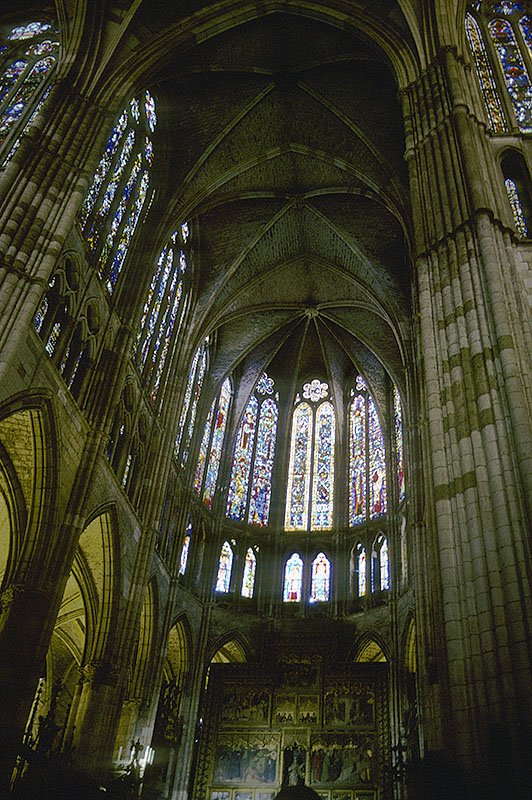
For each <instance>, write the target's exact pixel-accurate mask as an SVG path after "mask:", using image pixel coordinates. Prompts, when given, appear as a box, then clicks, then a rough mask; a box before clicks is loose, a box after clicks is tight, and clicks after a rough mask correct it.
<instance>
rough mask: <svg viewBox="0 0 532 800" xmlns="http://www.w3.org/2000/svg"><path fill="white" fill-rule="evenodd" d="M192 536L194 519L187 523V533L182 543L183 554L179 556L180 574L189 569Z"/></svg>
mask: <svg viewBox="0 0 532 800" xmlns="http://www.w3.org/2000/svg"><path fill="white" fill-rule="evenodd" d="M191 536H192V521H190V522H189V523H188V525H187V529H186V531H185V535H184V536H183V543H182V545H181V555H180V556H179V572H178V575H184V574H185V572H186V571H187V564H188V554H189V552H190V540H191Z"/></svg>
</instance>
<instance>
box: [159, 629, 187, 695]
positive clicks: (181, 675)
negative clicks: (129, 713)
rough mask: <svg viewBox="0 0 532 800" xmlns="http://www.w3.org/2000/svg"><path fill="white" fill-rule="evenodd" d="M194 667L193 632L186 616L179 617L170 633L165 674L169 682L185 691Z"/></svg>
mask: <svg viewBox="0 0 532 800" xmlns="http://www.w3.org/2000/svg"><path fill="white" fill-rule="evenodd" d="M191 666H192V632H191V627H190V622H189V620H188V617H187V616H186V615H185V614H182V615H181V616H180V617H178V618H177V619H176V620H175V621H174V623H173V624H172V627H171V628H170V631H169V632H168V645H167V649H166V657H165V660H164V674H165V680H166V681H167V682H170V681H174V682H175V685H176V686H178V687H179V690H180V691H183V688H184V686H185V685H186V682H187V680H188V678H189V675H190V670H191Z"/></svg>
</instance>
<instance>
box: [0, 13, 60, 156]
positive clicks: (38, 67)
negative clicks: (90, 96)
mask: <svg viewBox="0 0 532 800" xmlns="http://www.w3.org/2000/svg"><path fill="white" fill-rule="evenodd" d="M30 40H31V43H30ZM4 41H5V43H4V44H3V46H2V48H1V50H0V52H3V56H2V65H1V67H0V68H1V69H2V75H1V77H0V148H1V147H2V146H3V145H9V144H11V147H10V150H9V152H8V154H7V156H6V158H5V159H4V161H7V160H9V159H10V158H11V157H12V156H13V153H14V152H15V150H16V148H17V147H18V144H19V142H20V135H21V134H22V133H23V132H24V130H26V128H27V127H28V126H29V125H30V124H31V122H32V121H33V119H34V118H35V116H36V115H37V113H38V112H39V110H40V109H41V107H42V103H43V102H44V99H45V94H47V93H48V91H49V89H50V80H51V78H52V77H53V72H54V70H55V67H56V64H57V58H58V55H59V31H58V30H57V29H56V28H55V27H54V26H52V25H51V24H50V23H42V22H31V23H29V24H28V25H24V26H19V27H17V28H13V30H12V31H11V33H9V34H8V36H7V39H6V40H4ZM21 126H23V130H22V131H21V130H20V127H21ZM17 133H18V134H19V135H18V138H17Z"/></svg>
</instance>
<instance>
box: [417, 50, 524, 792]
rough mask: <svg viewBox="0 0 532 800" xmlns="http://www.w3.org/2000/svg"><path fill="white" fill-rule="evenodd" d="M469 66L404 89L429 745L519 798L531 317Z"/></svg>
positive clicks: (448, 68) (442, 61) (449, 63)
mask: <svg viewBox="0 0 532 800" xmlns="http://www.w3.org/2000/svg"><path fill="white" fill-rule="evenodd" d="M466 79H467V77H466V75H465V72H464V68H463V64H461V63H460V62H459V60H458V58H457V56H456V53H455V52H454V50H452V49H448V50H445V51H442V52H441V54H440V56H439V58H438V59H437V61H435V62H434V63H433V64H432V65H431V66H430V68H429V69H428V70H427V71H426V72H425V73H424V74H423V75H422V76H421V77H420V78H419V80H418V81H417V82H415V83H414V84H412V85H411V86H409V87H408V88H407V89H406V90H405V92H404V94H403V101H404V114H405V127H406V137H407V138H406V140H407V147H406V159H407V163H408V167H409V176H410V185H411V195H412V204H413V216H414V228H415V236H416V240H415V282H416V284H417V286H416V289H417V312H418V326H417V338H418V380H419V383H420V393H421V410H420V431H421V445H422V451H423V453H424V456H423V465H424V469H423V482H424V483H423V487H422V492H423V493H424V495H425V497H426V504H425V507H424V513H423V518H422V519H420V520H419V526H418V531H417V534H416V535H417V542H416V545H417V548H418V552H419V554H422V553H426V559H418V563H417V564H416V565H415V572H416V573H417V578H416V584H417V585H416V594H417V602H418V626H419V628H420V630H419V640H420V644H421V650H420V653H419V658H420V662H421V669H422V674H423V678H422V686H421V696H422V705H423V708H422V723H423V727H424V735H425V741H426V745H427V748H428V749H429V750H440V751H444V752H445V754H446V755H447V756H449V757H458V759H459V761H460V762H461V764H462V765H463V766H464V768H465V769H467V768H468V767H469V766H470V765H471V764H473V763H475V764H477V765H479V766H481V767H482V766H484V767H485V768H486V770H487V772H486V775H489V776H490V777H489V778H488V780H490V778H492V779H495V780H496V781H497V780H499V779H501V760H504V762H505V763H506V769H504V770H502V772H503V773H504V774H506V772H509V773H510V772H511V773H512V774H513V776H514V778H513V780H514V783H515V789H514V790H515V791H517V792H519V791H520V790H521V791H522V792H523V794H522V795H521V794H519V793H518V794H516V795H514V796H518V797H521V796H523V797H524V791H525V783H524V781H525V780H526V779H525V778H524V771H523V769H522V767H523V766H524V762H523V761H521V760H520V756H524V746H523V745H524V742H525V741H526V738H524V737H525V724H526V720H527V715H528V719H529V718H530V716H529V714H530V712H529V710H528V709H526V707H525V706H526V704H525V703H524V694H526V687H527V685H528V680H529V675H530V653H529V650H528V644H527V643H529V642H530V632H529V630H527V619H530V616H529V613H530V605H529V600H530V598H529V588H528V587H529V581H528V580H527V577H528V576H527V572H528V571H529V569H530V567H529V565H530V559H529V555H528V554H527V540H526V530H527V522H526V520H527V512H528V513H529V512H530V505H529V504H530V498H531V495H530V480H531V475H532V473H531V466H532V460H531V453H532V447H531V444H532V443H531V441H530V415H529V409H530V406H529V404H528V403H529V400H530V398H527V396H526V392H527V387H528V388H529V387H530V382H529V376H530V365H529V355H528V354H529V352H530V350H529V349H528V348H529V343H530V330H529V320H528V319H525V318H524V317H523V316H522V314H520V313H519V309H520V308H522V306H521V304H520V302H519V297H518V295H519V293H520V292H521V291H522V289H523V286H522V283H521V282H520V281H519V280H517V279H516V263H515V262H516V261H517V258H516V259H512V257H511V256H512V250H511V249H509V248H508V231H504V230H503V229H502V226H501V224H500V222H499V220H498V218H497V213H496V210H495V212H494V209H493V203H494V200H493V198H494V196H495V197H497V196H498V190H496V189H495V188H494V187H493V182H494V181H496V180H497V179H498V176H497V173H496V171H495V169H494V168H493V165H492V161H493V157H492V155H491V151H490V150H489V148H488V140H487V135H486V132H485V129H484V126H483V125H481V124H479V122H478V121H476V120H475V119H474V118H473V116H472V114H471V113H470V111H469V109H468V107H467V104H466V102H465V100H464V99H463V95H462V91H461V87H462V86H463V82H464V81H465V80H466ZM500 179H501V180H502V176H501V178H500ZM438 706H440V707H441V708H442V709H443V718H442V719H441V723H440V722H439V721H438V718H439V717H440V714H435V715H434V716H433V714H434V712H435V711H436V709H437V707H438ZM490 767H493V768H494V769H493V770H490ZM490 773H491V774H490ZM493 773H495V776H494V774H493ZM519 776H521V777H519ZM477 784H478V786H480V778H479V776H477Z"/></svg>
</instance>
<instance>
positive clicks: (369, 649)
mask: <svg viewBox="0 0 532 800" xmlns="http://www.w3.org/2000/svg"><path fill="white" fill-rule="evenodd" d="M388 660H389V658H388V653H387V648H386V647H385V645H384V643H383V641H382V639H381V637H380V636H379V635H378V634H375V633H371V632H368V633H366V634H364V636H363V637H362V638H361V639H360V641H359V642H358V644H357V646H356V647H355V655H354V657H353V661H355V662H356V663H357V664H373V663H383V662H387V661H388Z"/></svg>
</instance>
